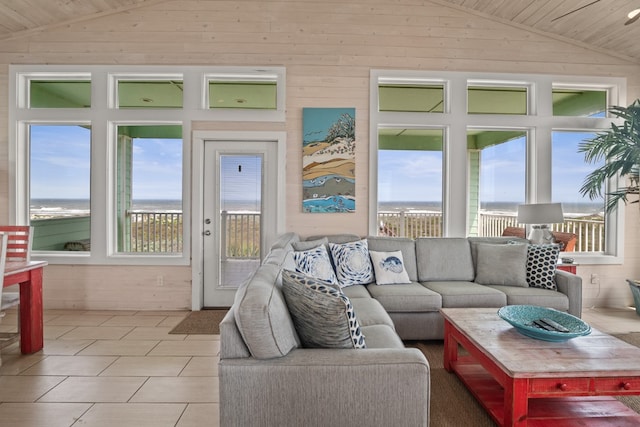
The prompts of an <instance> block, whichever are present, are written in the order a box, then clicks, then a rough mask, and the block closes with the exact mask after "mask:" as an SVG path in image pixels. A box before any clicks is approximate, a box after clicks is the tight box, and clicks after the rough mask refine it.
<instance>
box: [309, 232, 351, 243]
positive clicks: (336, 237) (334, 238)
mask: <svg viewBox="0 0 640 427" xmlns="http://www.w3.org/2000/svg"><path fill="white" fill-rule="evenodd" d="M323 238H326V239H327V240H328V241H329V243H348V242H355V241H357V240H360V236H358V235H357V234H350V233H343V234H326V235H323V236H309V237H307V238H306V239H305V240H317V239H323Z"/></svg>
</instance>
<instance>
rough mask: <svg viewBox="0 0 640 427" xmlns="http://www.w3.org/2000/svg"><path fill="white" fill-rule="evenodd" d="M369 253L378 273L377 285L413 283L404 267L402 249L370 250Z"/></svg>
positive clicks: (374, 268)
mask: <svg viewBox="0 0 640 427" xmlns="http://www.w3.org/2000/svg"><path fill="white" fill-rule="evenodd" d="M369 255H370V256H371V264H373V270H374V271H375V273H376V285H395V284H402V283H405V284H406V283H411V280H410V279H409V273H407V270H406V269H405V268H404V260H403V257H402V251H391V252H377V251H369Z"/></svg>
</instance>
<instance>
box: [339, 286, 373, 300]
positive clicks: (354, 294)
mask: <svg viewBox="0 0 640 427" xmlns="http://www.w3.org/2000/svg"><path fill="white" fill-rule="evenodd" d="M341 290H342V293H343V294H345V295H346V296H347V297H348V298H349V299H351V300H353V299H354V298H367V299H371V294H370V293H369V291H367V287H366V286H365V285H353V286H347V287H346V288H341Z"/></svg>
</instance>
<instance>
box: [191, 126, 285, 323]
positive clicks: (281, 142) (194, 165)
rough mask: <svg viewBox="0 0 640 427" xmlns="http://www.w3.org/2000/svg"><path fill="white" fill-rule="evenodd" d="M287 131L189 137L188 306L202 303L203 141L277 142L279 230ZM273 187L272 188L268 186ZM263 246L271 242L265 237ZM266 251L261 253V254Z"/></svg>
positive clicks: (197, 306) (279, 226)
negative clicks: (189, 300) (189, 245)
mask: <svg viewBox="0 0 640 427" xmlns="http://www.w3.org/2000/svg"><path fill="white" fill-rule="evenodd" d="M286 137H287V134H286V132H269V131H265V132H262V131H194V132H193V136H192V138H191V144H192V149H191V173H192V175H191V182H192V189H191V196H192V197H191V215H192V221H191V226H192V227H191V310H194V311H197V310H200V309H202V307H203V306H204V256H203V248H204V237H203V233H204V216H203V209H204V168H205V165H204V144H205V141H214V142H215V141H220V142H233V141H238V142H242V141H255V142H274V143H275V144H276V159H277V165H276V167H277V178H276V179H277V183H278V184H277V186H276V188H275V194H274V197H275V209H276V212H275V214H276V230H275V234H274V235H276V236H277V235H279V234H282V233H283V232H284V230H285V223H286V197H285V190H286V188H285V187H286V186H285V179H286V148H287V141H286ZM271 191H273V190H271ZM264 243H265V244H266V247H270V246H271V244H272V243H273V242H269V241H265V242H264ZM264 255H266V254H263V256H264Z"/></svg>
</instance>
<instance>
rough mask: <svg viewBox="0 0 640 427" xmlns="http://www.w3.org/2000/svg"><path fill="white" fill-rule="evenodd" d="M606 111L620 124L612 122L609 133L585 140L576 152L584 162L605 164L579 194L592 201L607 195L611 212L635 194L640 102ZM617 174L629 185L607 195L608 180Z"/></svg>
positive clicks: (636, 192)
mask: <svg viewBox="0 0 640 427" xmlns="http://www.w3.org/2000/svg"><path fill="white" fill-rule="evenodd" d="M609 111H610V112H611V114H612V115H613V116H615V117H617V118H620V119H623V120H624V121H623V123H622V124H621V125H617V124H615V123H612V124H611V128H610V129H609V130H607V131H605V132H601V133H599V134H597V135H596V136H595V137H594V138H591V139H586V140H585V141H583V142H582V143H580V145H579V146H578V152H582V153H584V158H585V162H586V163H598V162H601V161H603V160H604V161H605V163H604V165H602V166H600V167H598V168H596V169H595V170H594V171H593V172H591V173H590V174H589V175H587V176H586V177H585V180H584V182H583V184H582V187H581V188H580V193H581V194H582V195H583V196H588V197H589V198H590V199H591V200H593V199H596V198H600V197H605V196H606V200H607V201H606V204H605V210H606V211H607V212H610V211H612V210H614V209H615V208H616V207H617V206H618V204H619V202H620V201H623V202H625V203H627V202H629V199H628V196H629V195H636V196H637V195H638V189H639V188H638V165H639V163H640V100H636V101H634V103H633V104H631V105H630V106H629V107H618V106H615V107H611V108H610V109H609ZM617 175H620V176H621V177H623V178H627V179H628V180H629V181H630V185H629V186H627V187H620V188H618V189H616V190H615V191H611V192H608V193H607V192H606V191H605V187H606V183H607V181H608V180H609V179H610V178H612V177H614V176H617ZM636 202H637V200H635V201H632V203H636Z"/></svg>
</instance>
